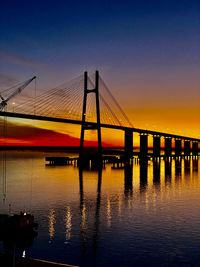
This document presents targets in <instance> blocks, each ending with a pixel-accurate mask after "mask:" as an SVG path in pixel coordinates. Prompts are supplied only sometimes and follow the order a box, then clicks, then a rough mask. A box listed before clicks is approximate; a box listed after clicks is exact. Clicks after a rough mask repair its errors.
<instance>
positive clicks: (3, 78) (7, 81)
mask: <svg viewBox="0 0 200 267" xmlns="http://www.w3.org/2000/svg"><path fill="white" fill-rule="evenodd" d="M16 83H19V80H17V79H16V78H15V77H14V76H11V75H7V74H4V73H0V87H1V88H3V89H5V87H9V86H12V85H14V84H16Z"/></svg>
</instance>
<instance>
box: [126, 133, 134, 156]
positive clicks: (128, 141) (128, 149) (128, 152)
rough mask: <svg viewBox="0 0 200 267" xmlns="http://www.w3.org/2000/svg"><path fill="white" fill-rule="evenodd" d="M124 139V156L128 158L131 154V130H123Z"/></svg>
mask: <svg viewBox="0 0 200 267" xmlns="http://www.w3.org/2000/svg"><path fill="white" fill-rule="evenodd" d="M124 139H125V140H124V144H125V147H124V148H125V156H126V157H127V158H130V157H132V155H133V131H132V130H129V129H128V130H125V136H124Z"/></svg>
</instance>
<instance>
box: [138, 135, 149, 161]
mask: <svg viewBox="0 0 200 267" xmlns="http://www.w3.org/2000/svg"><path fill="white" fill-rule="evenodd" d="M147 153H148V134H140V157H142V158H145V157H146V156H147Z"/></svg>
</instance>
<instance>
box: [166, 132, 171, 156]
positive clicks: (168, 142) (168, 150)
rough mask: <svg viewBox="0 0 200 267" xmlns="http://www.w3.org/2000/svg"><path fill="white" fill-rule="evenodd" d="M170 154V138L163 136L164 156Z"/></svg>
mask: <svg viewBox="0 0 200 267" xmlns="http://www.w3.org/2000/svg"><path fill="white" fill-rule="evenodd" d="M171 155H172V138H171V137H165V156H166V157H171Z"/></svg>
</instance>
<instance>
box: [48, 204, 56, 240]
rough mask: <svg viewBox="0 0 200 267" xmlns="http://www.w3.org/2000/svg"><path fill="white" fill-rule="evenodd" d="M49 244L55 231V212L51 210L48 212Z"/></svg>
mask: <svg viewBox="0 0 200 267" xmlns="http://www.w3.org/2000/svg"><path fill="white" fill-rule="evenodd" d="M48 217H49V243H51V241H52V239H53V236H54V233H55V229H54V224H55V211H54V210H53V209H50V210H49V216H48Z"/></svg>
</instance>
